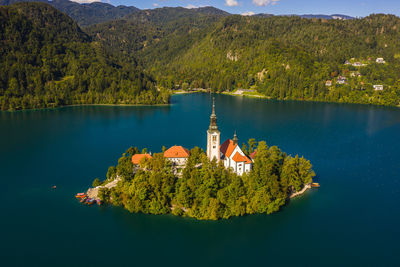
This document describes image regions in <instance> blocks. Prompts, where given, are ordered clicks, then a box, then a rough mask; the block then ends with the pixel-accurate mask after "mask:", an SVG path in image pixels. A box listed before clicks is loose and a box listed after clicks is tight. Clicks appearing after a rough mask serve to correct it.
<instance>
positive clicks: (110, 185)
mask: <svg viewBox="0 0 400 267" xmlns="http://www.w3.org/2000/svg"><path fill="white" fill-rule="evenodd" d="M119 181H121V177H119V176H118V177H117V178H115V179H114V180H112V181H111V182H109V183H107V184H105V185H99V186H96V187H95V188H89V189H88V191H87V192H86V195H87V196H88V197H89V198H94V199H97V195H98V194H99V189H100V188H108V189H111V188H113V187H116V186H117V184H118V182H119Z"/></svg>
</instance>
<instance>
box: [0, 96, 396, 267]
mask: <svg viewBox="0 0 400 267" xmlns="http://www.w3.org/2000/svg"><path fill="white" fill-rule="evenodd" d="M215 97H216V113H217V116H218V126H219V129H220V131H221V139H222V141H223V140H225V139H227V138H232V136H233V133H234V131H235V130H236V131H237V135H238V138H239V143H240V144H241V143H242V142H245V141H247V140H248V139H249V138H252V137H254V138H256V139H257V140H265V141H267V143H268V145H270V146H271V145H277V146H279V147H280V148H281V149H282V150H283V151H285V152H287V153H288V154H292V155H295V154H299V155H304V157H306V158H307V159H310V160H311V163H312V164H313V166H314V170H315V172H316V173H317V175H318V176H317V181H318V182H320V183H321V188H320V189H313V190H310V191H308V192H307V193H306V194H305V195H303V196H301V197H299V198H296V199H294V200H292V201H291V203H290V204H289V205H288V206H286V207H284V208H283V209H282V210H281V211H280V212H278V213H275V214H272V215H251V216H245V217H239V218H233V219H229V220H222V221H196V220H194V219H189V218H180V217H175V216H172V215H164V216H157V215H144V214H130V213H129V212H128V211H126V210H124V209H122V208H118V207H109V206H105V207H98V206H91V207H89V206H84V205H81V204H80V203H78V202H77V201H76V199H75V198H74V195H75V194H76V193H78V192H82V191H85V190H86V189H87V188H88V187H89V186H90V185H91V183H92V181H93V179H94V178H96V177H100V178H101V179H104V178H105V175H106V172H107V169H108V167H109V166H111V165H115V164H116V162H117V160H118V158H119V157H120V156H121V154H122V153H123V152H124V151H125V150H126V149H127V148H129V147H130V146H138V147H140V148H143V147H148V148H149V149H150V150H151V151H152V152H159V151H161V148H162V146H163V145H164V146H166V147H168V146H172V145H182V146H185V147H187V148H192V147H193V146H200V147H202V148H205V147H206V130H207V128H208V125H209V116H210V112H211V102H212V96H211V95H209V94H189V95H176V96H174V97H173V98H172V105H171V106H158V107H145V106H140V107H127V106H124V107H116V106H75V107H65V108H59V109H48V110H33V111H18V112H1V113H0V147H1V153H0V167H1V168H0V182H1V187H0V199H1V203H2V205H1V213H0V214H1V217H0V218H1V220H0V229H1V242H0V256H1V257H0V258H1V262H2V265H3V266H113V265H122V266H140V265H142V266H145V265H151V266H152V265H159V266H164V265H165V266H168V265H175V266H181V265H185V266H204V265H205V264H208V265H210V266H215V265H220V266H226V265H231V266H266V265H268V266H289V265H292V266H294V265H295V266H321V265H323V266H395V265H398V252H399V251H400V245H399V239H400V227H399V225H400V208H399V207H398V205H399V203H400V164H399V151H400V143H399V136H400V109H397V108H386V107H375V106H363V105H349V104H330V103H312V102H292V101H287V102H283V101H272V100H265V99H254V98H242V97H234V96H226V95H216V96H215ZM52 185H57V189H56V190H52V189H51V186H52Z"/></svg>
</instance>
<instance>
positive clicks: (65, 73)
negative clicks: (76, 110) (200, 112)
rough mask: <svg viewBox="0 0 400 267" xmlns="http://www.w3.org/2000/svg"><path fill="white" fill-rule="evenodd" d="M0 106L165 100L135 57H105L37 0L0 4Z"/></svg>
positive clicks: (73, 25) (99, 48)
mask: <svg viewBox="0 0 400 267" xmlns="http://www.w3.org/2000/svg"><path fill="white" fill-rule="evenodd" d="M0 42H1V45H0V105H1V109H3V110H7V109H25V108H42V107H53V106H61V105H69V104H95V103H107V104H112V103H120V104H128V103H129V104H138V103H146V104H152V103H165V102H168V95H161V94H160V93H159V92H158V91H157V90H156V89H155V87H154V81H153V79H152V78H151V77H150V76H148V75H146V74H145V73H144V72H143V71H142V70H141V68H140V67H139V66H138V65H137V64H136V62H135V61H128V60H127V59H124V60H123V57H117V56H118V55H117V54H116V55H113V56H111V55H109V54H108V53H106V52H105V50H104V49H103V47H102V46H101V45H100V44H99V43H96V42H92V41H91V40H90V38H89V36H87V34H85V33H83V32H82V31H81V29H80V28H79V27H78V26H77V24H76V23H75V22H73V20H72V19H71V18H69V17H68V16H66V15H65V14H63V13H61V12H59V11H58V10H56V9H55V8H53V7H51V6H50V5H47V4H43V3H18V4H14V5H11V6H8V7H4V6H3V7H0Z"/></svg>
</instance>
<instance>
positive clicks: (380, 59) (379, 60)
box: [376, 57, 386, 64]
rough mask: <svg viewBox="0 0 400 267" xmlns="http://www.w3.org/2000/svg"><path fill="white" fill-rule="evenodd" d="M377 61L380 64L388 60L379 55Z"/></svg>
mask: <svg viewBox="0 0 400 267" xmlns="http://www.w3.org/2000/svg"><path fill="white" fill-rule="evenodd" d="M376 63H378V64H385V63H386V61H385V60H384V59H383V58H381V57H378V58H377V59H376Z"/></svg>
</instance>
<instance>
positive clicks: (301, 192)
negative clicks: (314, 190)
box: [290, 184, 311, 198]
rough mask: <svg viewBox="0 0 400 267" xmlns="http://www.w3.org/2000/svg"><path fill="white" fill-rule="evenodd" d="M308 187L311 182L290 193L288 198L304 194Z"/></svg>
mask: <svg viewBox="0 0 400 267" xmlns="http://www.w3.org/2000/svg"><path fill="white" fill-rule="evenodd" d="M310 188H311V184H306V185H305V186H304V188H303V189H302V190H300V191H299V192H295V193H293V194H291V195H290V198H294V197H297V196H300V195H302V194H304V193H305V192H306V191H307V190H308V189H310Z"/></svg>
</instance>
